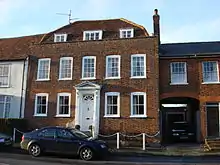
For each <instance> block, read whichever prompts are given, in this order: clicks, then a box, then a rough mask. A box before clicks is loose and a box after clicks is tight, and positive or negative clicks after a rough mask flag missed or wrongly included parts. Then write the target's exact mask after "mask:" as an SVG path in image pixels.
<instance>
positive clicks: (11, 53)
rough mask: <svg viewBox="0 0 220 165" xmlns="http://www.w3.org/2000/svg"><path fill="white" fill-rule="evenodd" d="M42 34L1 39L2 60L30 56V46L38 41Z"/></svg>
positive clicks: (0, 57) (0, 58) (0, 56)
mask: <svg viewBox="0 0 220 165" xmlns="http://www.w3.org/2000/svg"><path fill="white" fill-rule="evenodd" d="M42 36H43V35H42V34H39V35H32V36H23V37H15V38H3V39H0V60H19V59H25V58H26V57H27V56H28V48H29V46H30V45H32V44H34V43H38V42H39V41H40V39H41V38H42Z"/></svg>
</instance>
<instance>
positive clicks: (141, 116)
mask: <svg viewBox="0 0 220 165" xmlns="http://www.w3.org/2000/svg"><path fill="white" fill-rule="evenodd" d="M130 118H147V115H131V116H130Z"/></svg>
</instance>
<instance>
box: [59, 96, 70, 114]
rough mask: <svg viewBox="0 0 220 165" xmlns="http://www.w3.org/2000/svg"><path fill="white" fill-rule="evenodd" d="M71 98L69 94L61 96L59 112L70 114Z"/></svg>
mask: <svg viewBox="0 0 220 165" xmlns="http://www.w3.org/2000/svg"><path fill="white" fill-rule="evenodd" d="M69 104H70V99H69V96H60V97H59V112H58V113H59V114H61V115H68V114H69V112H70V109H69V108H70V107H69Z"/></svg>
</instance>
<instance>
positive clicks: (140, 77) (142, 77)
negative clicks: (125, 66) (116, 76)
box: [130, 76, 147, 79]
mask: <svg viewBox="0 0 220 165" xmlns="http://www.w3.org/2000/svg"><path fill="white" fill-rule="evenodd" d="M145 78H147V77H146V76H137V77H132V76H131V77H130V79H145Z"/></svg>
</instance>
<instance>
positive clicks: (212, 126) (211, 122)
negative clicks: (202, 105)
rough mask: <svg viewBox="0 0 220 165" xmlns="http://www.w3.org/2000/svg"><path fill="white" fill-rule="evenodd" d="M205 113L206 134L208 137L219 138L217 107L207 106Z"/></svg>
mask: <svg viewBox="0 0 220 165" xmlns="http://www.w3.org/2000/svg"><path fill="white" fill-rule="evenodd" d="M206 112H207V134H208V136H209V137H218V136H219V107H218V105H216V106H209V107H207V108H206Z"/></svg>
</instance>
